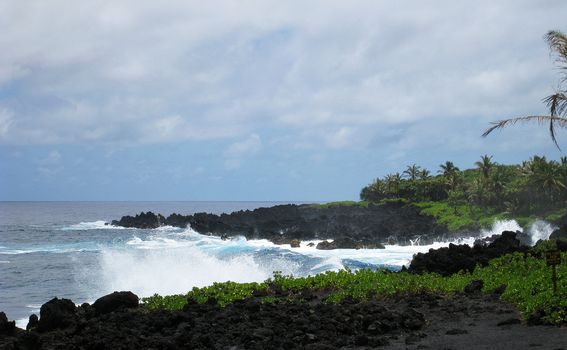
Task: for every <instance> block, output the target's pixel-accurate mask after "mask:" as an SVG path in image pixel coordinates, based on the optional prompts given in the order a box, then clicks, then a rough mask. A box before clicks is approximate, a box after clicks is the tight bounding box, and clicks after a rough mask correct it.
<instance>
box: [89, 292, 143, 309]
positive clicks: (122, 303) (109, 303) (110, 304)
mask: <svg viewBox="0 0 567 350" xmlns="http://www.w3.org/2000/svg"><path fill="white" fill-rule="evenodd" d="M138 303H139V298H138V296H137V295H136V294H134V293H132V292H114V293H111V294H108V295H105V296H103V297H100V298H98V299H97V300H96V301H95V302H94V304H93V308H94V309H95V310H96V312H97V313H98V314H107V313H109V312H113V311H116V310H122V309H131V308H136V307H138Z"/></svg>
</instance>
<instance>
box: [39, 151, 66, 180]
mask: <svg viewBox="0 0 567 350" xmlns="http://www.w3.org/2000/svg"><path fill="white" fill-rule="evenodd" d="M36 163H37V172H38V173H39V174H40V175H41V176H44V177H53V176H55V175H57V174H58V173H60V172H62V171H63V169H64V166H63V157H62V156H61V153H59V152H58V151H56V150H53V151H51V152H49V154H48V155H47V156H46V157H44V158H41V159H39V160H37V161H36Z"/></svg>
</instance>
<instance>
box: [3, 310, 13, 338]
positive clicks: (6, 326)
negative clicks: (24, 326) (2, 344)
mask: <svg viewBox="0 0 567 350" xmlns="http://www.w3.org/2000/svg"><path fill="white" fill-rule="evenodd" d="M15 331H16V321H8V317H7V316H6V314H5V313H3V312H0V335H13V334H14V332H15Z"/></svg>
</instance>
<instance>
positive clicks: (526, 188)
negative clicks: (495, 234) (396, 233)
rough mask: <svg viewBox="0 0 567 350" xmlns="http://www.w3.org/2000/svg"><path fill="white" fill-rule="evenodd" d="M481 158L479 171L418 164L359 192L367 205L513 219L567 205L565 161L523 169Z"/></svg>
mask: <svg viewBox="0 0 567 350" xmlns="http://www.w3.org/2000/svg"><path fill="white" fill-rule="evenodd" d="M492 158H493V157H492V156H488V155H483V156H481V158H480V160H479V161H477V162H475V164H474V165H475V167H474V168H471V169H466V170H460V169H459V168H458V167H457V166H455V164H454V163H453V162H451V161H447V162H445V163H444V164H441V165H439V169H438V170H437V174H435V175H432V174H431V172H430V171H429V170H427V169H424V168H422V167H420V166H418V165H416V164H412V165H408V166H407V167H406V169H405V170H404V171H403V172H402V173H393V174H388V175H386V176H384V177H383V178H377V179H375V180H374V181H373V182H372V183H371V184H369V185H368V186H366V187H364V188H363V189H362V190H361V192H360V198H361V200H364V201H369V202H381V201H384V200H392V199H400V200H406V201H409V202H428V201H446V202H448V203H449V204H450V205H451V206H453V207H454V208H455V211H456V208H457V207H458V206H461V205H468V206H469V207H471V208H472V207H473V206H478V207H480V208H483V209H494V210H497V211H506V212H509V213H511V214H526V213H528V214H531V213H538V212H545V211H548V210H552V209H555V208H559V207H561V206H564V205H565V203H566V201H567V187H566V184H567V157H561V159H560V161H555V160H548V159H546V157H544V156H533V157H532V158H530V159H529V160H527V161H524V162H522V164H520V165H502V164H498V163H496V162H495V161H493V159H492Z"/></svg>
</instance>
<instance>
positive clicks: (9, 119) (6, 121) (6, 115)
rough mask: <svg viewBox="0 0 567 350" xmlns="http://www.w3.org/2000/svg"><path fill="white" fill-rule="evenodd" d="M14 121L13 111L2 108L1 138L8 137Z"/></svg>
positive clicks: (0, 111) (0, 120) (0, 110)
mask: <svg viewBox="0 0 567 350" xmlns="http://www.w3.org/2000/svg"><path fill="white" fill-rule="evenodd" d="M13 122H14V119H13V113H12V112H10V111H9V110H7V109H0V140H2V139H4V138H6V137H7V135H8V132H9V131H10V126H11V125H12V123H13Z"/></svg>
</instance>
